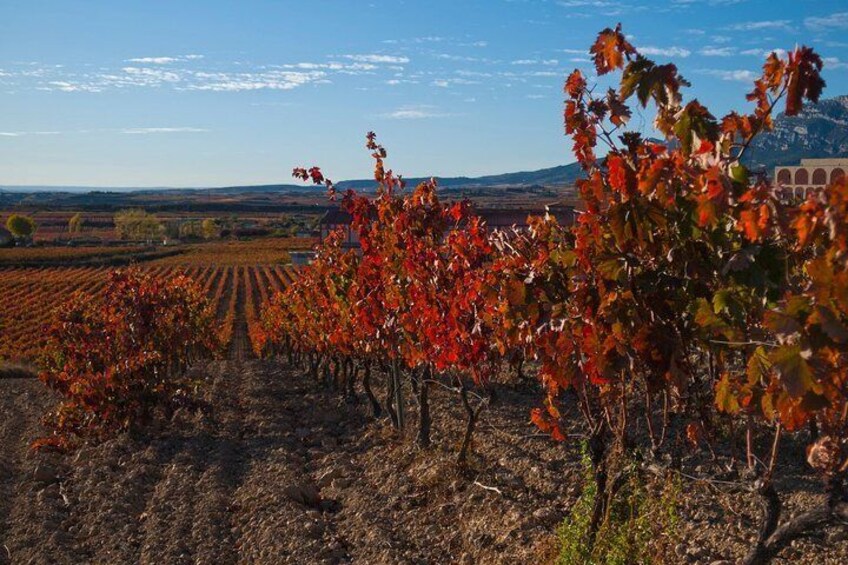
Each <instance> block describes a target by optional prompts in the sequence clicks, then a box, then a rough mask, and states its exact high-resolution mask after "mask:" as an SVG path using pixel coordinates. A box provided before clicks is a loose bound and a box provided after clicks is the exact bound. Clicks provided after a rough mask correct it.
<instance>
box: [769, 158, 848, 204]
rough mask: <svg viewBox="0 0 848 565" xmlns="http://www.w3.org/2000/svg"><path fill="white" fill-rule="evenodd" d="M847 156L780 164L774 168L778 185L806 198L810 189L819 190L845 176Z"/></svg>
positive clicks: (787, 192) (847, 164)
mask: <svg viewBox="0 0 848 565" xmlns="http://www.w3.org/2000/svg"><path fill="white" fill-rule="evenodd" d="M846 171H848V158H839V159H801V164H800V165H798V166H785V165H781V166H778V167H775V168H774V179H775V183H776V184H777V186H778V187H780V188H781V189H782V190H783V191H784V192H785V193H786V194H788V195H791V196H793V197H795V198H806V197H807V194H808V193H809V192H810V191H812V190H820V189H822V188H824V187H826V186H827V185H829V184H831V183H833V182H835V181H836V179H838V178H840V177H844V176H845V172H846Z"/></svg>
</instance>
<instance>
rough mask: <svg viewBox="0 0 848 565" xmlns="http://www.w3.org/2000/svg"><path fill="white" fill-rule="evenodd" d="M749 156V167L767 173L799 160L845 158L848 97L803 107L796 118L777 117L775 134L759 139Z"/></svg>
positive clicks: (847, 143) (783, 115)
mask: <svg viewBox="0 0 848 565" xmlns="http://www.w3.org/2000/svg"><path fill="white" fill-rule="evenodd" d="M748 156H749V157H748V160H747V161H748V164H749V165H750V166H752V167H755V168H760V167H763V168H765V169H766V171H767V172H769V173H770V172H771V169H772V168H773V167H775V166H777V165H794V164H797V163H798V162H799V161H800V160H801V159H802V158H827V157H845V156H848V95H842V96H837V97H835V98H829V99H826V100H821V101H819V103H818V104H809V105H807V106H804V110H803V111H802V112H801V113H800V114H799V115H797V116H787V115H785V114H780V115H778V116H777V118H776V119H775V122H774V131H772V132H770V133H768V134H767V135H763V136H761V137H760V138H758V139H757V140H756V142H755V143H754V144H753V145H752V146H751V150H750V151H749V153H748Z"/></svg>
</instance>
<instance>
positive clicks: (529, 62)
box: [512, 59, 559, 67]
mask: <svg viewBox="0 0 848 565" xmlns="http://www.w3.org/2000/svg"><path fill="white" fill-rule="evenodd" d="M512 64H513V65H545V66H549V67H553V66H556V65H558V64H559V61H558V60H557V59H517V60H515V61H513V62H512Z"/></svg>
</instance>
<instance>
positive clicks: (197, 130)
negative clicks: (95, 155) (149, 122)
mask: <svg viewBox="0 0 848 565" xmlns="http://www.w3.org/2000/svg"><path fill="white" fill-rule="evenodd" d="M208 131H209V130H208V129H204V128H192V127H158V128H124V129H122V130H121V133H126V134H130V135H147V134H151V133H205V132H208Z"/></svg>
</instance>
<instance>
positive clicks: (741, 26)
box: [725, 20, 791, 31]
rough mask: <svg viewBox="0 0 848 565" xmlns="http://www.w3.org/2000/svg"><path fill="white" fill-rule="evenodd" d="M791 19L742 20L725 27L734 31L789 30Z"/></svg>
mask: <svg viewBox="0 0 848 565" xmlns="http://www.w3.org/2000/svg"><path fill="white" fill-rule="evenodd" d="M789 24H790V21H789V20H762V21H758V22H742V23H738V24H733V25H730V26H727V28H725V29H730V30H733V31H756V30H761V29H783V30H789V29H791V27H790V25H789Z"/></svg>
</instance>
